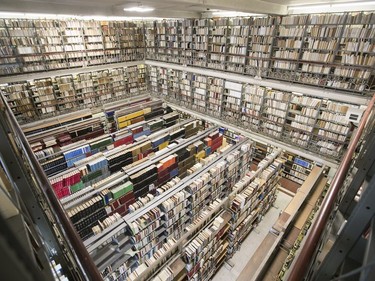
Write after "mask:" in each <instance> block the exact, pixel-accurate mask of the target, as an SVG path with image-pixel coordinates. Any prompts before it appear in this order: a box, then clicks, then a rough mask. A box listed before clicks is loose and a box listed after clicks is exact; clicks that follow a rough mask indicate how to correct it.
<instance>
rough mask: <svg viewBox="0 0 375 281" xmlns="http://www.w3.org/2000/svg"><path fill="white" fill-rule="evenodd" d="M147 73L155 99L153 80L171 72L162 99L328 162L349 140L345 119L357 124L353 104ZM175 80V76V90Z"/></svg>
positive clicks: (208, 78)
mask: <svg viewBox="0 0 375 281" xmlns="http://www.w3.org/2000/svg"><path fill="white" fill-rule="evenodd" d="M149 69H150V73H148V75H149V81H154V82H151V85H150V86H149V90H150V91H151V93H152V94H154V95H156V96H158V97H160V96H161V91H160V90H157V91H156V88H155V87H154V86H153V85H154V84H155V83H156V82H155V81H156V80H157V81H158V83H159V84H160V83H163V84H165V85H167V83H166V82H162V81H163V79H167V73H173V76H171V77H170V78H169V79H170V81H169V83H170V84H169V85H171V84H172V85H173V88H172V87H169V88H168V90H167V91H166V92H167V93H168V95H166V97H167V98H166V100H168V101H171V102H173V103H176V104H178V105H181V106H183V107H186V108H190V109H193V110H195V111H197V112H201V113H205V114H208V115H210V116H212V117H215V118H218V119H221V120H224V121H227V122H230V123H231V124H235V125H238V126H242V127H243V128H245V129H246V130H250V131H253V132H257V133H261V134H264V135H267V136H269V137H272V138H275V139H277V140H280V141H283V142H288V143H292V144H293V145H296V146H299V147H302V148H304V149H307V150H309V151H312V152H314V153H318V154H320V155H324V156H327V157H329V158H335V159H339V158H340V157H341V155H342V153H343V151H344V150H343V148H344V147H345V145H346V144H347V143H348V141H349V140H350V136H351V133H350V132H351V130H352V128H351V126H350V123H349V122H350V120H349V117H350V115H351V114H354V115H358V118H354V119H355V120H356V122H358V121H359V120H360V117H361V114H362V112H363V108H361V106H359V105H355V104H346V103H343V102H340V101H333V100H327V99H322V98H319V97H316V96H310V95H306V94H301V93H297V92H290V91H285V90H281V89H273V88H270V87H263V86H259V85H252V84H248V83H242V82H235V81H231V80H229V79H223V78H218V77H212V76H205V75H202V74H197V73H194V72H186V71H181V70H177V69H174V68H161V67H155V66H150V67H149ZM160 71H162V72H163V73H165V76H160V74H158V73H159V72H160ZM175 77H180V80H179V91H178V90H177V88H178V87H177V82H178V81H177V79H176V78H175ZM172 81H173V82H172ZM165 87H166V86H165ZM168 91H169V92H168ZM178 93H179V95H178ZM172 99H173V100H172Z"/></svg>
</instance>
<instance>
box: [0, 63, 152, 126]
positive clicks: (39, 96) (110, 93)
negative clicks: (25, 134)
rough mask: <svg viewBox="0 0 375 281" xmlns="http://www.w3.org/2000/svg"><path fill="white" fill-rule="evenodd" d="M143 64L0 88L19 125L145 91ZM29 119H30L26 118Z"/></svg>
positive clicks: (7, 85) (42, 79) (49, 78)
mask: <svg viewBox="0 0 375 281" xmlns="http://www.w3.org/2000/svg"><path fill="white" fill-rule="evenodd" d="M145 71H146V69H145V66H144V65H138V66H137V65H136V66H133V67H119V68H111V69H104V70H100V71H92V72H82V73H78V74H73V75H62V76H55V77H48V78H41V79H35V80H29V81H27V82H20V83H9V84H3V85H1V93H2V94H3V95H4V96H5V97H6V99H7V101H8V103H9V105H10V106H11V108H12V110H13V112H14V113H15V115H16V117H17V119H18V120H19V121H20V122H25V121H28V122H30V121H31V120H33V119H36V118H46V117H49V116H51V115H58V114H61V113H63V112H66V111H74V110H76V109H80V108H82V107H87V106H90V105H100V104H103V103H105V102H108V101H112V100H118V99H119V98H124V97H129V96H134V95H137V94H139V93H143V92H144V91H145V90H146V81H145V80H146V73H145ZM30 118H32V119H30Z"/></svg>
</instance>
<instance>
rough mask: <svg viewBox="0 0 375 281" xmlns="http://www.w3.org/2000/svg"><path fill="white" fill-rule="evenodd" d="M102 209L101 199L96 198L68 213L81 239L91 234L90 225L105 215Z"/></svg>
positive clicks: (102, 202) (99, 197)
mask: <svg viewBox="0 0 375 281" xmlns="http://www.w3.org/2000/svg"><path fill="white" fill-rule="evenodd" d="M103 207H104V201H103V198H102V197H101V196H96V197H94V198H92V199H91V200H89V201H87V202H85V203H83V204H81V205H79V206H77V207H74V208H73V209H71V210H69V211H68V217H69V218H70V220H71V221H72V223H73V225H74V226H75V228H76V229H77V231H78V233H79V235H80V236H81V237H82V238H85V237H87V236H88V235H90V234H92V229H91V227H92V225H93V224H94V223H96V222H97V221H98V220H101V219H103V218H104V217H105V216H106V215H107V213H106V211H105V209H104V208H103Z"/></svg>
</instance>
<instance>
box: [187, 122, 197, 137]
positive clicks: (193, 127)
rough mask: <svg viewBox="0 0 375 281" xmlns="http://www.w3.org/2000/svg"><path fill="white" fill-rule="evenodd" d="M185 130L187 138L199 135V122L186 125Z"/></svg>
mask: <svg viewBox="0 0 375 281" xmlns="http://www.w3.org/2000/svg"><path fill="white" fill-rule="evenodd" d="M184 128H185V137H186V138H190V137H191V136H194V135H196V134H197V133H198V130H199V126H198V121H192V122H190V123H189V124H186V125H184Z"/></svg>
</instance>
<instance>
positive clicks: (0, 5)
mask: <svg viewBox="0 0 375 281" xmlns="http://www.w3.org/2000/svg"><path fill="white" fill-rule="evenodd" d="M349 1H350V2H364V1H366V0H232V1H230V0H173V1H172V0H145V1H142V0H140V1H129V0H0V12H17V13H18V12H20V13H48V14H65V15H81V16H91V15H96V16H132V17H142V16H143V17H148V16H152V17H165V18H170V17H175V18H176V17H181V18H185V17H200V16H201V14H202V13H203V12H207V11H208V10H209V11H210V10H213V9H219V10H231V11H242V12H252V13H262V14H287V13H288V5H313V4H333V3H340V2H349ZM366 2H369V1H368V0H367V1H366ZM372 2H374V4H375V1H374V0H372ZM137 5H143V6H145V7H146V6H150V7H153V8H155V10H154V11H153V12H149V13H135V12H125V11H123V9H124V8H128V7H134V6H137Z"/></svg>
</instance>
